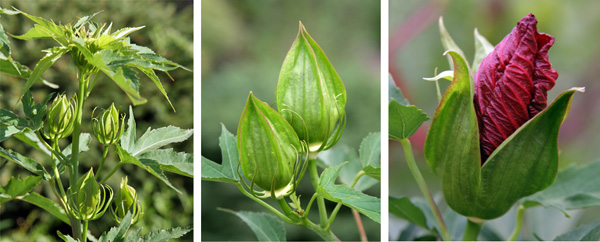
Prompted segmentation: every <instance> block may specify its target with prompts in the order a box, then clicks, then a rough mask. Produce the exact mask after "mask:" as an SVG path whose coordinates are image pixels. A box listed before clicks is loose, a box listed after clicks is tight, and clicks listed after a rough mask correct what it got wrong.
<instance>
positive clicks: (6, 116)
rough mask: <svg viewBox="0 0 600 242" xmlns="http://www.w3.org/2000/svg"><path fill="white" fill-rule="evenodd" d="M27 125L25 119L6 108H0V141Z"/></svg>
mask: <svg viewBox="0 0 600 242" xmlns="http://www.w3.org/2000/svg"><path fill="white" fill-rule="evenodd" d="M28 127H29V122H28V121H27V120H26V119H24V118H21V117H19V116H17V115H16V114H14V113H13V112H11V111H8V110H6V109H0V141H5V140H7V139H8V138H10V137H11V136H12V135H14V134H18V133H21V132H23V130H25V129H26V128H28Z"/></svg>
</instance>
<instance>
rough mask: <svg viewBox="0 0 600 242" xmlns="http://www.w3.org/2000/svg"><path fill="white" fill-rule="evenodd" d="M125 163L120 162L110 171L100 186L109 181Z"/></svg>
mask: <svg viewBox="0 0 600 242" xmlns="http://www.w3.org/2000/svg"><path fill="white" fill-rule="evenodd" d="M123 164H125V163H123V162H119V163H118V164H117V165H116V166H115V167H114V168H113V169H112V170H110V173H108V175H106V176H105V177H104V178H102V181H100V184H103V183H104V182H105V181H106V180H108V178H110V177H111V176H112V175H113V174H115V172H116V171H117V170H118V169H119V168H121V166H123Z"/></svg>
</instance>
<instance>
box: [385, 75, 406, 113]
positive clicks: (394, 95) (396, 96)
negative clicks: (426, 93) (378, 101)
mask: <svg viewBox="0 0 600 242" xmlns="http://www.w3.org/2000/svg"><path fill="white" fill-rule="evenodd" d="M388 76H389V78H388V88H389V90H388V91H389V95H390V101H392V100H396V102H398V103H400V104H401V105H404V106H409V105H410V103H409V102H408V100H407V99H406V98H404V94H402V90H400V88H398V87H397V86H396V83H395V82H394V78H392V75H391V74H389V75H388Z"/></svg>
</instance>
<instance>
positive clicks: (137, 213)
mask: <svg viewBox="0 0 600 242" xmlns="http://www.w3.org/2000/svg"><path fill="white" fill-rule="evenodd" d="M113 205H114V206H113V207H111V208H110V212H111V214H112V216H113V218H114V219H115V221H117V223H120V222H121V220H123V217H125V215H126V214H127V212H128V211H131V213H132V224H134V223H136V222H138V221H139V220H140V219H141V218H142V217H143V216H144V210H143V207H142V204H141V203H140V202H139V201H138V199H137V192H136V191H135V189H134V188H133V187H131V186H129V185H127V177H124V178H123V179H121V185H120V191H119V192H118V193H117V195H116V197H115V200H114V202H113Z"/></svg>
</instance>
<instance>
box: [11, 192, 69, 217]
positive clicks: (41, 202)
mask: <svg viewBox="0 0 600 242" xmlns="http://www.w3.org/2000/svg"><path fill="white" fill-rule="evenodd" d="M17 199H19V200H22V201H25V202H28V203H31V204H33V205H35V206H38V207H40V208H41V209H44V210H46V212H48V213H50V214H52V215H54V217H57V218H58V219H60V220H61V221H63V222H65V223H66V224H68V225H71V222H70V221H69V218H68V217H67V214H66V213H65V210H64V209H63V208H62V207H61V206H60V205H58V204H57V203H55V202H54V201H52V200H50V199H48V198H46V197H44V196H42V195H40V194H39V193H35V192H31V193H29V194H27V195H25V196H22V197H18V198H17Z"/></svg>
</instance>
